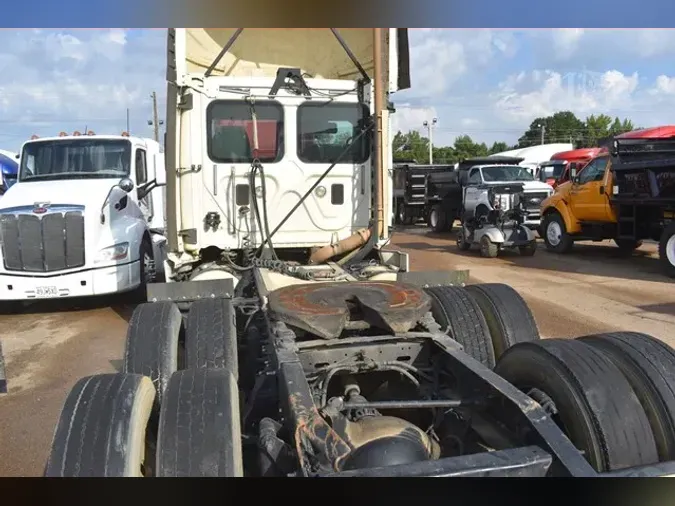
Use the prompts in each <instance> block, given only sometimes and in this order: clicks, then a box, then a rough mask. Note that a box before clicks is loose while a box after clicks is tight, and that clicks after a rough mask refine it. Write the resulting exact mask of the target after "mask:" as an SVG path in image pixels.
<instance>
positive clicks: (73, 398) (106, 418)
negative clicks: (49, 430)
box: [44, 373, 155, 477]
mask: <svg viewBox="0 0 675 506" xmlns="http://www.w3.org/2000/svg"><path fill="white" fill-rule="evenodd" d="M154 397H155V388H154V387H153V384H152V381H151V380H150V379H149V378H148V377H145V376H141V375H138V374H124V373H119V374H99V375H97V376H89V377H86V378H82V379H81V380H80V381H78V382H77V383H76V384H75V386H74V387H73V389H72V390H71V391H70V394H69V395H68V397H67V398H66V402H65V403H64V406H63V409H62V411H61V416H60V418H59V422H58V424H57V426H56V431H55V433H54V437H53V440H52V446H51V451H50V455H49V458H48V460H47V465H46V466H45V471H44V475H45V476H47V477H134V476H135V477H142V476H144V475H145V474H146V473H147V471H148V469H151V468H152V466H153V463H152V460H153V459H152V457H153V455H152V452H148V451H146V450H147V449H148V445H147V444H146V431H147V428H148V423H149V420H150V413H151V411H152V406H153V401H154ZM146 457H149V458H146Z"/></svg>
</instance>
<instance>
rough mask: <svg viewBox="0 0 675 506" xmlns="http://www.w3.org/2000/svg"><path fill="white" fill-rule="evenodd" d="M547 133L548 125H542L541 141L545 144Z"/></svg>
mask: <svg viewBox="0 0 675 506" xmlns="http://www.w3.org/2000/svg"><path fill="white" fill-rule="evenodd" d="M545 133H546V125H541V143H542V144H544V135H545Z"/></svg>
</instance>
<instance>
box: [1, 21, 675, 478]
mask: <svg viewBox="0 0 675 506" xmlns="http://www.w3.org/2000/svg"><path fill="white" fill-rule="evenodd" d="M242 30H243V29H235V30H226V29H222V30H221V29H214V30H211V29H188V30H185V29H175V30H170V31H169V46H168V54H169V69H168V70H169V71H168V81H169V86H168V91H169V92H168V110H167V118H166V124H167V133H168V135H167V139H166V159H167V211H168V212H167V234H168V237H167V238H168V243H169V245H168V255H169V256H168V259H167V263H166V266H167V269H166V273H167V276H168V282H167V283H151V284H149V285H148V287H147V297H148V302H146V303H145V304H141V305H139V306H138V307H137V308H136V309H135V311H134V313H133V315H132V317H131V319H130V321H129V327H128V331H127V337H126V345H125V351H124V355H123V359H122V363H123V367H122V371H121V372H119V373H115V374H97V375H94V376H89V377H86V378H82V379H81V380H80V381H78V382H77V383H76V384H75V385H74V386H73V388H72V390H71V392H70V394H69V395H68V397H67V399H66V401H65V403H64V405H63V410H62V412H61V415H60V417H59V421H58V424H57V426H56V430H55V431H54V436H53V442H52V447H51V451H50V455H49V459H48V461H47V463H46V465H45V475H46V476H72V477H76V476H106V477H119V476H173V477H178V476H183V477H185V476H190V477H192V476H194V477H198V476H230V477H241V476H279V477H315V476H389V477H392V478H393V477H397V478H399V477H401V476H439V477H440V476H443V477H450V476H463V477H466V476H598V475H599V474H600V473H603V474H604V473H608V472H611V473H613V474H614V475H616V476H630V475H643V476H644V475H668V474H673V473H675V461H674V460H675V451H674V450H673V449H672V448H673V446H669V444H670V443H669V442H672V441H675V431H674V430H673V429H672V427H673V424H672V423H671V422H672V420H673V410H672V403H671V404H668V399H672V392H673V391H674V390H675V381H673V379H672V378H671V377H670V376H669V375H667V374H665V373H663V372H662V371H669V370H672V369H673V368H674V367H675V352H673V351H672V350H671V349H670V348H668V350H667V351H666V349H665V348H664V347H663V345H662V343H659V342H658V341H656V340H655V339H654V338H651V337H649V336H646V335H644V334H636V333H613V334H605V335H604V336H595V337H594V338H593V339H589V338H588V337H586V338H584V339H583V340H575V339H545V340H540V338H539V337H540V336H539V332H538V330H537V325H536V322H535V320H534V317H533V315H532V313H531V312H530V310H529V308H528V307H527V304H526V303H525V301H524V300H523V298H522V297H521V296H520V295H519V294H518V293H517V292H516V291H515V290H513V288H511V287H509V286H507V285H503V284H479V285H471V286H467V287H462V286H456V285H457V281H458V280H459V279H458V278H459V275H457V276H454V275H453V273H451V272H448V271H444V272H406V271H407V267H408V265H407V264H408V262H407V256H406V255H404V254H403V253H397V252H395V251H394V252H386V251H385V250H384V248H383V246H384V245H385V244H386V242H387V240H388V239H389V237H390V235H391V234H390V231H389V227H388V226H389V222H390V219H391V218H390V217H391V214H392V213H391V202H392V192H391V186H390V178H391V176H390V171H389V169H390V168H391V148H390V141H389V135H388V133H389V127H388V114H387V111H386V107H385V101H386V93H387V92H393V91H395V90H396V89H398V88H400V87H407V86H408V84H409V83H407V38H406V31H405V29H400V30H399V29H380V28H376V29H349V30H340V31H339V32H338V31H333V32H331V30H328V29H293V30H249V29H246V30H243V32H242ZM397 75H398V77H397ZM373 84H374V85H375V86H374V87H373ZM373 88H374V89H373ZM11 191H12V190H10V194H11ZM452 282H454V283H455V285H454V286H451V283H452ZM627 342H632V343H633V345H634V346H635V347H634V348H630V346H629V345H628V344H626V343H627ZM621 343H624V345H623V347H621V346H619V345H620V344H621ZM638 346H639V348H638ZM631 349H634V350H638V349H639V354H638V353H637V351H636V352H635V353H633V355H631V351H630V350H631ZM622 350H623V351H622ZM636 355H637V356H638V358H639V359H638V360H629V359H628V358H627V357H629V356H636ZM610 357H612V358H610ZM617 357H618V358H617ZM619 359H622V360H619ZM615 360H616V364H620V365H616V364H615ZM622 367H625V368H626V370H628V372H626V373H625V374H624V372H622V371H623V370H624V369H622ZM631 382H632V383H631ZM631 385H634V386H631ZM633 388H635V391H633ZM637 392H640V393H639V394H638V393H637ZM597 399H601V400H602V402H597ZM642 403H644V406H647V407H648V406H665V407H666V408H667V409H666V408H664V409H663V410H656V411H658V412H656V411H655V410H652V411H654V412H653V413H652V411H649V412H648V413H649V415H648V414H646V413H647V412H646V411H645V409H646V408H643V407H642V406H643V404H642ZM616 413H622V416H616ZM650 415H651V417H650ZM559 419H561V420H563V421H564V423H560V424H557V423H556V421H557V420H559ZM589 420H592V421H593V423H589V422H588V421H589ZM626 434H628V435H630V437H626ZM662 441H663V442H664V443H662V444H661V442H662ZM657 442H658V443H657ZM657 446H658V451H657ZM670 452H673V453H670Z"/></svg>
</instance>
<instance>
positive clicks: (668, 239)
mask: <svg viewBox="0 0 675 506" xmlns="http://www.w3.org/2000/svg"><path fill="white" fill-rule="evenodd" d="M674 237H675V222H672V223H671V224H670V225H668V226H667V227H666V228H665V229H664V230H663V232H662V233H661V239H660V240H659V262H661V269H663V272H664V273H665V275H666V276H668V277H670V278H675V244H673V241H675V239H674ZM669 251H670V257H671V258H668V255H669Z"/></svg>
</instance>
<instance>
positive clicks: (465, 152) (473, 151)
mask: <svg viewBox="0 0 675 506" xmlns="http://www.w3.org/2000/svg"><path fill="white" fill-rule="evenodd" d="M453 147H454V148H455V156H456V159H455V161H460V160H464V159H465V158H472V157H475V156H487V155H488V154H489V149H488V147H487V146H486V145H485V143H484V142H482V143H480V144H478V143H476V142H474V141H473V139H472V138H471V137H469V136H468V135H460V136H459V137H457V138H456V139H455V144H454V146H453Z"/></svg>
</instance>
